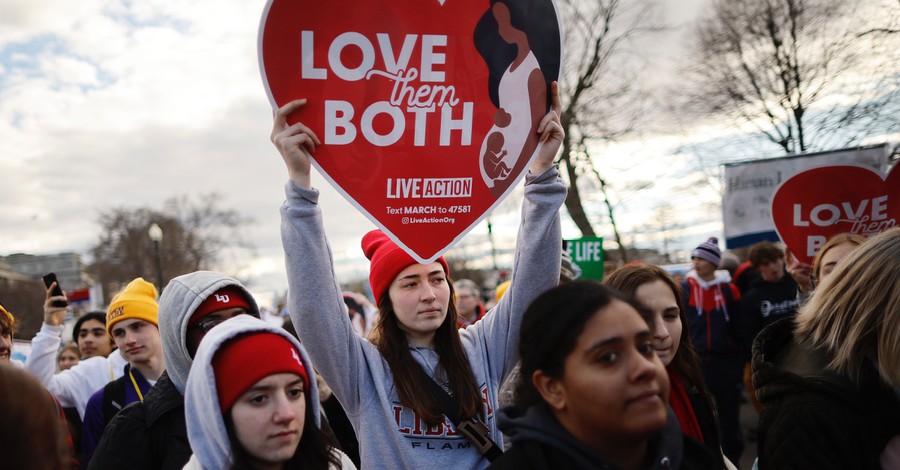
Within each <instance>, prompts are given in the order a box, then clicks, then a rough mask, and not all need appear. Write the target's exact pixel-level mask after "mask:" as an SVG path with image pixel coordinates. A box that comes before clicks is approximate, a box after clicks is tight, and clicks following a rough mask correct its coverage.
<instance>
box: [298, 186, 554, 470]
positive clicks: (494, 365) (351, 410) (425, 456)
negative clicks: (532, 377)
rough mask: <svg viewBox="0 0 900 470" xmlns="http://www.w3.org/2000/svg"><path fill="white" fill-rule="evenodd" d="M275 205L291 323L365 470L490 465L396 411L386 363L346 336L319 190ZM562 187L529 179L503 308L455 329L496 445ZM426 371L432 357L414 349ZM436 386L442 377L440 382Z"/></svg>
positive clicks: (445, 432)
mask: <svg viewBox="0 0 900 470" xmlns="http://www.w3.org/2000/svg"><path fill="white" fill-rule="evenodd" d="M285 190H286V193H287V201H286V202H285V204H284V205H283V206H282V208H281V214H282V224H281V237H282V242H283V244H284V251H285V262H286V264H287V273H288V281H289V287H290V291H289V298H288V305H289V307H290V314H291V319H292V320H293V322H294V326H295V327H296V329H297V332H298V334H299V336H300V339H301V341H302V342H303V345H304V346H305V347H306V349H307V351H308V352H309V355H310V357H311V358H312V360H313V363H314V364H316V366H317V367H318V370H319V372H320V373H321V375H322V377H323V378H324V379H325V381H326V382H327V383H328V385H329V386H330V387H331V388H332V389H333V391H334V394H335V396H337V398H338V400H339V401H340V402H341V405H343V407H344V409H345V410H346V412H347V416H348V418H349V419H350V422H351V423H352V424H353V428H354V429H355V430H356V435H357V437H358V439H359V442H360V457H361V460H362V465H361V466H362V468H387V469H398V468H407V469H427V468H454V469H470V468H486V467H487V466H488V463H489V462H488V461H487V459H485V458H483V457H482V456H481V454H479V453H478V451H477V450H475V448H474V447H473V446H472V445H471V443H470V442H469V441H468V440H467V439H466V438H465V437H463V436H461V435H459V434H457V432H456V429H455V427H454V426H453V425H452V424H451V423H450V421H449V420H447V419H445V420H444V423H443V424H439V425H437V426H435V427H433V428H429V427H428V426H426V425H425V424H424V421H422V420H421V419H419V418H418V417H417V416H416V415H415V413H413V411H412V410H411V409H409V408H407V407H405V406H403V405H402V404H400V400H399V398H398V395H397V392H396V390H395V389H394V381H393V376H392V375H391V370H390V368H389V367H388V364H387V362H386V361H385V360H384V359H383V358H382V356H381V354H380V353H379V352H378V350H377V349H376V347H375V346H374V345H373V344H372V343H370V342H368V341H367V340H365V339H363V338H360V337H359V336H357V335H355V334H354V333H353V328H352V327H351V325H350V320H349V319H348V317H347V315H346V314H344V313H343V312H344V304H343V300H342V296H341V289H340V286H339V285H338V283H337V280H336V279H335V273H334V262H333V257H332V253H331V248H330V247H329V245H328V242H327V240H326V238H325V232H324V226H323V223H322V214H321V211H320V210H319V208H318V206H317V201H318V191H316V190H315V189H312V190H307V189H303V188H300V187H299V186H296V185H294V184H293V183H290V182H289V183H288V184H287V186H286V188H285ZM565 197H566V188H565V185H564V184H563V183H562V181H561V180H560V179H559V177H558V172H557V170H556V169H555V168H552V169H550V170H547V171H546V172H544V173H543V174H541V175H538V176H535V175H531V174H528V175H527V177H526V184H525V200H524V203H523V207H522V223H521V226H520V227H519V234H518V239H517V244H516V253H515V260H514V263H513V274H512V284H511V287H510V289H509V291H507V293H506V295H504V297H503V299H501V301H500V303H499V304H498V305H497V306H496V307H495V308H494V309H493V310H492V311H491V312H490V313H488V314H487V315H486V316H485V317H484V319H482V320H481V321H479V322H478V323H476V324H474V325H472V326H470V327H468V328H466V329H465V330H460V337H461V340H462V344H463V348H464V349H465V353H466V355H467V356H468V358H469V364H470V366H471V368H472V372H473V374H474V376H475V382H476V384H478V386H479V388H480V391H481V393H482V396H483V397H484V408H483V416H484V417H485V424H486V425H487V426H488V428H489V430H490V436H491V438H492V439H493V440H494V441H495V442H497V444H500V445H502V440H503V437H502V435H501V434H500V431H499V429H498V428H497V423H496V421H497V420H496V418H495V411H496V410H497V409H498V407H497V391H498V390H499V389H500V383H501V382H502V381H503V379H504V377H506V375H507V373H508V372H509V371H510V370H511V369H512V367H513V366H514V365H515V363H516V362H517V360H518V353H517V351H518V342H519V326H520V323H521V319H522V314H524V312H525V309H526V308H527V307H528V305H529V304H530V303H531V301H532V300H533V299H534V298H535V297H536V296H538V295H539V294H540V293H541V292H543V291H544V290H546V289H549V288H551V287H553V286H555V285H556V284H557V283H558V282H559V266H560V256H561V251H562V250H561V245H562V243H561V232H560V222H559V208H560V206H561V205H562V203H563V200H564V199H565ZM411 353H412V355H413V357H414V358H415V360H416V361H418V362H419V363H420V364H421V365H422V366H423V367H424V370H425V371H426V373H427V374H429V375H431V376H433V374H434V370H435V368H436V367H437V365H438V356H437V353H436V351H434V350H433V349H429V348H412V350H411ZM437 381H438V382H439V383H445V382H446V381H445V380H442V379H441V378H438V379H437Z"/></svg>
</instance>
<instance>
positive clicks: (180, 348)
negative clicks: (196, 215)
mask: <svg viewBox="0 0 900 470" xmlns="http://www.w3.org/2000/svg"><path fill="white" fill-rule="evenodd" d="M225 286H235V287H237V288H239V289H240V290H241V291H243V292H244V293H245V294H246V297H247V300H248V302H250V307H251V309H252V312H250V313H252V314H253V315H255V316H256V317H257V318H258V317H259V306H257V305H256V300H254V299H253V296H252V295H250V292H249V291H247V289H246V288H245V287H244V286H243V285H241V283H240V282H238V280H237V279H233V278H230V277H228V276H225V275H224V274H221V273H217V272H212V271H196V272H193V273H190V274H184V275H182V276H178V277H176V278H174V279H172V280H171V281H169V284H168V285H166V288H165V289H163V292H162V295H161V296H160V298H159V335H160V337H161V338H162V343H163V356H164V357H165V358H166V372H167V373H168V374H169V378H170V379H171V380H172V384H173V385H175V388H176V389H178V391H179V392H180V393H181V394H182V395H184V388H185V384H186V383H187V378H188V372H190V370H191V363H192V362H193V360H192V359H191V355H190V354H189V353H188V350H187V343H186V341H185V338H186V335H187V326H188V320H190V318H191V315H192V314H193V313H194V310H197V307H199V306H200V304H202V303H203V301H204V300H206V298H207V297H209V296H210V295H212V294H213V293H215V292H216V291H218V290H219V289H221V288H223V287H225Z"/></svg>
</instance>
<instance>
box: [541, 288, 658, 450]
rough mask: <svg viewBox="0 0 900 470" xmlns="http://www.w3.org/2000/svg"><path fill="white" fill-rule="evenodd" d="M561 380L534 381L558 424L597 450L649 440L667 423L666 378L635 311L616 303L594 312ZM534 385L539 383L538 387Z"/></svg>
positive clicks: (616, 301)
mask: <svg viewBox="0 0 900 470" xmlns="http://www.w3.org/2000/svg"><path fill="white" fill-rule="evenodd" d="M564 367H565V368H564V371H563V377H562V379H561V380H558V379H552V378H551V379H540V378H539V377H538V376H539V375H540V374H541V372H540V371H538V372H536V373H535V377H534V380H535V381H536V382H538V383H540V382H541V381H542V380H546V381H547V382H546V384H545V385H543V386H538V390H540V391H541V395H542V396H543V397H544V399H545V401H547V403H548V404H550V406H551V407H552V408H553V410H554V414H555V415H556V416H557V419H559V421H560V423H561V424H562V425H563V426H564V427H565V428H566V429H567V430H568V431H569V432H571V433H572V434H573V435H574V436H575V437H576V438H577V439H578V440H580V441H582V442H584V443H585V444H587V445H590V446H591V447H593V448H595V449H601V448H603V447H605V445H609V443H611V442H618V441H621V440H622V439H623V438H624V439H629V440H632V439H647V438H649V437H651V436H653V435H655V434H656V433H658V432H659V431H660V430H661V429H663V428H664V427H665V425H666V407H667V405H666V403H667V400H668V396H669V379H668V376H667V375H666V372H665V369H664V367H663V364H662V362H661V361H660V360H659V357H658V356H657V355H656V352H655V351H654V350H653V334H652V333H651V331H650V328H648V327H647V324H646V323H645V322H644V320H643V319H642V318H641V317H640V315H639V314H638V312H637V311H636V310H635V309H634V308H633V307H631V306H630V305H628V304H626V303H625V302H622V301H620V300H614V301H613V302H612V303H611V304H609V305H608V306H606V307H604V308H603V309H601V310H600V311H598V312H597V313H595V314H594V316H593V317H592V318H591V319H590V320H588V322H587V323H586V324H585V328H584V331H582V333H581V335H579V336H578V340H577V342H576V344H575V349H574V350H572V352H571V353H569V355H568V356H567V357H566V359H565V362H564ZM536 385H538V384H537V383H536Z"/></svg>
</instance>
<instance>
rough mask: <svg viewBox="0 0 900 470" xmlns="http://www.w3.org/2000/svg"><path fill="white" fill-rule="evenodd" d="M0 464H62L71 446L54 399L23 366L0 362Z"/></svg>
mask: <svg viewBox="0 0 900 470" xmlns="http://www.w3.org/2000/svg"><path fill="white" fill-rule="evenodd" d="M0 397H2V398H0V443H3V449H4V450H3V452H2V453H0V461H2V462H3V468H66V467H69V466H70V463H71V462H72V455H71V452H70V451H71V446H70V445H69V443H68V440H67V437H68V436H66V428H65V426H64V425H63V421H62V419H61V418H60V414H59V411H60V408H59V407H58V404H57V402H56V401H55V399H54V398H53V396H52V395H50V392H48V391H47V390H46V389H44V387H43V386H42V385H41V384H40V383H39V382H38V381H37V379H35V378H34V377H32V376H31V375H30V374H29V373H28V372H26V371H25V370H20V369H17V368H15V367H13V366H11V365H8V364H6V363H2V362H0Z"/></svg>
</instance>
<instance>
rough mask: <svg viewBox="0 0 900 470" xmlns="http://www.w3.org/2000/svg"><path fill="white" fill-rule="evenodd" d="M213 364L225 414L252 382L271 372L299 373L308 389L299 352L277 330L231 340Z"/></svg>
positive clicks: (220, 401) (220, 403) (217, 388)
mask: <svg viewBox="0 0 900 470" xmlns="http://www.w3.org/2000/svg"><path fill="white" fill-rule="evenodd" d="M212 367H213V373H214V374H215V375H216V390H218V392H219V409H220V410H222V413H226V412H227V411H228V410H230V409H231V407H232V406H234V403H235V402H236V401H237V399H238V398H240V396H241V395H243V393H244V392H246V391H247V389H249V388H250V387H252V386H253V384H255V383H256V382H259V381H260V380H262V379H264V378H266V377H268V376H270V375H272V374H280V373H290V374H297V375H299V376H300V378H302V379H303V384H304V386H303V389H304V390H309V376H308V375H307V373H306V368H305V367H303V362H302V361H301V360H300V352H299V351H297V348H295V347H294V345H293V344H291V342H290V341H288V340H287V339H286V338H285V337H283V336H281V335H279V334H276V333H251V334H249V335H243V336H238V337H237V338H234V339H231V340H229V341H228V342H226V343H225V344H223V345H222V346H220V347H219V350H218V351H216V353H215V356H213V360H212Z"/></svg>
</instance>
